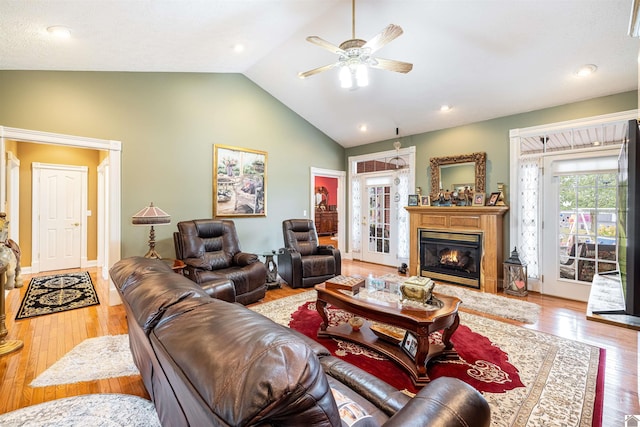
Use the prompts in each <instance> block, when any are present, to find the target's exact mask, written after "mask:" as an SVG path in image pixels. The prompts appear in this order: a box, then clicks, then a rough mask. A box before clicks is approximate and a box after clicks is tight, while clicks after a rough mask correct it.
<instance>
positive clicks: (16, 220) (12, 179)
mask: <svg viewBox="0 0 640 427" xmlns="http://www.w3.org/2000/svg"><path fill="white" fill-rule="evenodd" d="M7 154H8V156H7V201H8V202H9V206H8V208H7V218H8V219H9V238H10V239H12V240H13V241H14V242H16V243H18V242H19V241H20V160H19V159H18V158H17V157H16V156H14V155H13V153H11V152H9V153H7Z"/></svg>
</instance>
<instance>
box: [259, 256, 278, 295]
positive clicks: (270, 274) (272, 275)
mask: <svg viewBox="0 0 640 427" xmlns="http://www.w3.org/2000/svg"><path fill="white" fill-rule="evenodd" d="M277 254H278V253H277V252H276V251H270V252H263V253H262V256H263V257H264V265H266V266H267V289H276V288H280V286H281V285H280V280H278V264H276V262H275V261H274V260H273V256H274V255H277Z"/></svg>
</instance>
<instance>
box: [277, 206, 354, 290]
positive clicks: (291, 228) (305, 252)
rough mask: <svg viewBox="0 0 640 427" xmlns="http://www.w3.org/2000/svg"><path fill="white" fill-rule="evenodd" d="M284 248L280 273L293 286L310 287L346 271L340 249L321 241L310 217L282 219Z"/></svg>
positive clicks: (279, 263)
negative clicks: (319, 241)
mask: <svg viewBox="0 0 640 427" xmlns="http://www.w3.org/2000/svg"><path fill="white" fill-rule="evenodd" d="M282 234H283V237H284V248H283V249H282V250H281V251H279V253H278V273H279V274H280V277H282V279H283V280H284V281H285V282H287V283H288V284H289V286H291V287H292V288H309V287H311V286H313V285H316V284H318V283H322V282H325V281H327V280H329V279H330V278H332V277H334V276H338V275H339V274H340V272H341V270H342V258H341V256H340V251H339V250H338V249H336V248H334V247H333V246H330V245H319V244H318V233H317V232H316V227H315V224H314V223H313V221H312V220H310V219H287V220H284V221H282Z"/></svg>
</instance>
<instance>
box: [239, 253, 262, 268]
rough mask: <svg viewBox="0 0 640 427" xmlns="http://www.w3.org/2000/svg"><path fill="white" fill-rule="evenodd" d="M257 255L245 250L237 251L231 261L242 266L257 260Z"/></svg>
mask: <svg viewBox="0 0 640 427" xmlns="http://www.w3.org/2000/svg"><path fill="white" fill-rule="evenodd" d="M258 261H259V259H258V255H256V254H250V253H247V252H238V253H237V254H235V255H234V256H233V263H234V264H236V265H239V266H241V267H244V266H246V265H250V264H253V263H254V262H258Z"/></svg>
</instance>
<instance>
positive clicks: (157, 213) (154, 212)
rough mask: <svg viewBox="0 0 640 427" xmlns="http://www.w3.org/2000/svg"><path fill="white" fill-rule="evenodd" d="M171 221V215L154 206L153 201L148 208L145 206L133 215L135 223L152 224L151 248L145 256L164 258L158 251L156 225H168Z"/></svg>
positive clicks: (132, 220)
mask: <svg viewBox="0 0 640 427" xmlns="http://www.w3.org/2000/svg"><path fill="white" fill-rule="evenodd" d="M170 222H171V216H170V215H169V214H168V213H166V212H165V211H163V210H162V209H160V208H159V207H157V206H153V202H151V204H150V205H149V206H147V207H146V208H143V209H142V210H140V211H139V212H138V213H136V214H135V215H134V216H132V217H131V223H132V224H133V225H150V226H151V231H150V232H149V250H148V251H147V253H146V254H145V255H144V257H145V258H155V259H162V257H161V256H160V254H158V252H156V232H155V230H154V229H153V226H154V225H167V224H169V223H170Z"/></svg>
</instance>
